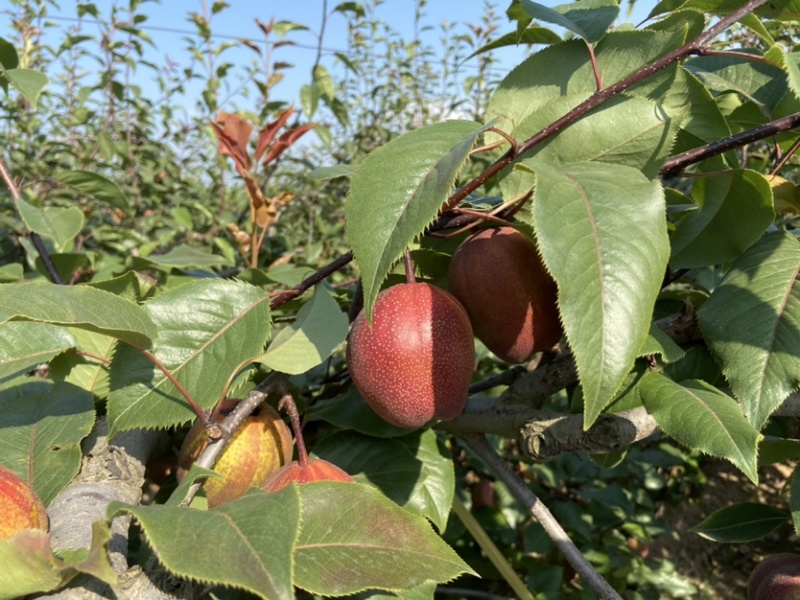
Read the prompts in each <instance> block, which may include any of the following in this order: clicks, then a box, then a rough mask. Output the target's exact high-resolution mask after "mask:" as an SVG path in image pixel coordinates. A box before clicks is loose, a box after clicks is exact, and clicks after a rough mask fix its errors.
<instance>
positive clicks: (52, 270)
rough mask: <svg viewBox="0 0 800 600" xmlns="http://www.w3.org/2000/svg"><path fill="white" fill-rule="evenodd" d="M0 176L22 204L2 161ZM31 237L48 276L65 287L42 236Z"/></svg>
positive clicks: (32, 233)
mask: <svg viewBox="0 0 800 600" xmlns="http://www.w3.org/2000/svg"><path fill="white" fill-rule="evenodd" d="M0 176H2V177H3V181H5V183H6V187H8V191H9V192H11V197H12V198H13V199H14V201H15V202H20V201H21V200H22V196H21V195H20V193H19V189H18V188H17V185H16V184H15V183H14V180H13V179H12V178H11V174H10V173H9V172H8V171H7V170H6V166H5V164H4V163H3V161H2V160H0ZM29 237H30V238H31V243H32V244H33V247H34V248H36V252H37V253H38V254H39V258H41V259H42V264H43V265H44V268H45V270H46V271H47V274H48V275H49V276H50V280H51V281H52V282H53V283H56V284H58V285H63V284H64V282H63V281H62V279H61V275H59V274H58V269H56V265H55V264H54V263H53V259H52V258H51V257H50V252H48V250H47V247H46V246H45V245H44V242H43V241H42V238H41V236H40V235H39V234H38V233H36V232H35V231H31V232H30V234H29Z"/></svg>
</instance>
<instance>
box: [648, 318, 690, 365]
mask: <svg viewBox="0 0 800 600" xmlns="http://www.w3.org/2000/svg"><path fill="white" fill-rule="evenodd" d="M638 354H639V356H649V355H651V354H658V355H660V356H661V358H662V359H663V360H664V362H665V363H673V362H676V361H679V360H680V359H682V358H683V357H684V356H685V355H686V352H684V350H683V348H681V347H680V346H678V344H676V343H675V342H673V341H672V338H671V337H669V336H668V335H667V334H666V333H664V332H663V331H662V330H661V328H660V327H658V325H655V324H653V325H651V326H650V334H649V335H648V336H647V339H646V340H645V342H644V346H642V347H641V348H640V349H639V353H638Z"/></svg>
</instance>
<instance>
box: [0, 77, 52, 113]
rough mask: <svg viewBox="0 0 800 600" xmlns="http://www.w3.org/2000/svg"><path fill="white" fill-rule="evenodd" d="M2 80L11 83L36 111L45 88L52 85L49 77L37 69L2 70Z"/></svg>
mask: <svg viewBox="0 0 800 600" xmlns="http://www.w3.org/2000/svg"><path fill="white" fill-rule="evenodd" d="M0 80H2V81H7V82H8V83H10V84H11V87H13V88H15V89H16V90H17V91H18V92H19V93H20V94H22V95H23V96H24V97H25V99H26V100H27V101H28V102H29V103H30V105H31V107H32V108H33V109H34V110H35V109H36V103H37V101H38V100H39V95H40V94H41V93H42V90H43V89H44V86H46V85H47V84H48V83H50V78H49V77H48V76H47V75H45V74H44V73H42V72H40V71H37V70H35V69H5V70H3V69H0Z"/></svg>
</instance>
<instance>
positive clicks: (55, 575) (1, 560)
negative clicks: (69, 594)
mask: <svg viewBox="0 0 800 600" xmlns="http://www.w3.org/2000/svg"><path fill="white" fill-rule="evenodd" d="M110 539H111V530H110V529H109V527H108V524H106V523H105V522H103V521H96V522H94V523H93V524H92V541H91V546H90V548H89V549H88V552H86V551H84V552H81V553H78V554H76V555H74V556H71V557H66V556H64V557H59V556H56V555H55V554H53V550H52V549H51V548H50V536H49V535H48V534H47V533H45V532H43V531H37V530H33V529H28V530H25V531H23V532H21V533H19V534H17V535H16V536H14V537H12V538H10V539H5V540H0V564H2V565H3V568H2V569H0V600H12V599H13V598H21V597H23V596H27V595H28V594H34V593H36V592H49V591H51V590H54V589H56V588H57V587H61V586H63V585H65V584H66V583H67V582H69V580H70V579H72V578H73V577H74V576H75V575H77V574H78V573H87V574H89V575H92V576H94V577H96V578H98V579H100V580H101V581H104V582H105V583H107V584H109V585H115V584H116V583H117V577H116V575H115V574H114V570H113V569H112V568H111V564H110V563H109V561H108V552H107V551H106V548H105V546H106V544H108V541H109V540H110Z"/></svg>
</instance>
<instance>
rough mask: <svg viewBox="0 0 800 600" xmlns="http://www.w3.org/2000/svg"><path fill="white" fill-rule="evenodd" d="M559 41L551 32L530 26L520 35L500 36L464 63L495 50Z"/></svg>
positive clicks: (516, 33) (476, 51)
mask: <svg viewBox="0 0 800 600" xmlns="http://www.w3.org/2000/svg"><path fill="white" fill-rule="evenodd" d="M560 41H561V37H560V36H559V35H558V34H556V33H555V32H553V31H550V30H549V29H547V28H545V27H539V26H538V25H532V26H531V27H527V28H526V29H523V30H522V32H521V33H518V32H516V31H511V32H509V33H506V34H505V35H501V36H499V37H497V38H495V39H493V40H492V41H491V42H489V43H488V44H486V45H484V46H481V47H480V48H478V49H477V50H475V52H473V53H472V54H470V55H469V56H468V57H467V58H465V59H464V62H466V61H468V60H469V59H471V58H474V57H476V56H479V55H481V54H485V53H487V52H491V51H492V50H497V49H498V48H506V47H508V46H519V45H520V44H527V45H529V46H531V45H533V44H557V43H559V42H560Z"/></svg>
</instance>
